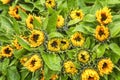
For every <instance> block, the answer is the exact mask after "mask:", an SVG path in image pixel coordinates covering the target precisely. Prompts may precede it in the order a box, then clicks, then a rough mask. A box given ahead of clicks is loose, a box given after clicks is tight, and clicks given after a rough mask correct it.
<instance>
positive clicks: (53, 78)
mask: <svg viewBox="0 0 120 80" xmlns="http://www.w3.org/2000/svg"><path fill="white" fill-rule="evenodd" d="M57 79H58V75H57V74H53V75H52V76H51V78H50V80H57Z"/></svg>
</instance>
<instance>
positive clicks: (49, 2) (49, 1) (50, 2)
mask: <svg viewBox="0 0 120 80" xmlns="http://www.w3.org/2000/svg"><path fill="white" fill-rule="evenodd" d="M55 5H56V3H55V0H46V2H45V6H46V7H47V8H54V7H55Z"/></svg>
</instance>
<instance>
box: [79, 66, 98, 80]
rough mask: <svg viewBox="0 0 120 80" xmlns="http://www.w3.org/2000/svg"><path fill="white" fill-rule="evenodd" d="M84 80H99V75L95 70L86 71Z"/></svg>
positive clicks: (83, 73)
mask: <svg viewBox="0 0 120 80" xmlns="http://www.w3.org/2000/svg"><path fill="white" fill-rule="evenodd" d="M81 78H82V80H99V75H98V73H97V72H96V71H95V70H94V69H89V68H87V69H85V70H84V71H83V72H82V74H81Z"/></svg>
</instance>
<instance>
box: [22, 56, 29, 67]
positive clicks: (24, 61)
mask: <svg viewBox="0 0 120 80" xmlns="http://www.w3.org/2000/svg"><path fill="white" fill-rule="evenodd" d="M27 60H28V58H27V57H23V58H21V59H20V63H21V64H22V65H23V66H24V64H25V63H26V62H27Z"/></svg>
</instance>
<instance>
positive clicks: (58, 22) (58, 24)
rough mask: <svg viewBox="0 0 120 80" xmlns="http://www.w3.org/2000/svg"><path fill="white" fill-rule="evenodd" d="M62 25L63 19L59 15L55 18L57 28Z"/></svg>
mask: <svg viewBox="0 0 120 80" xmlns="http://www.w3.org/2000/svg"><path fill="white" fill-rule="evenodd" d="M63 25H64V18H63V17H62V16H61V15H58V17H57V28H61V27H63Z"/></svg>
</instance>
